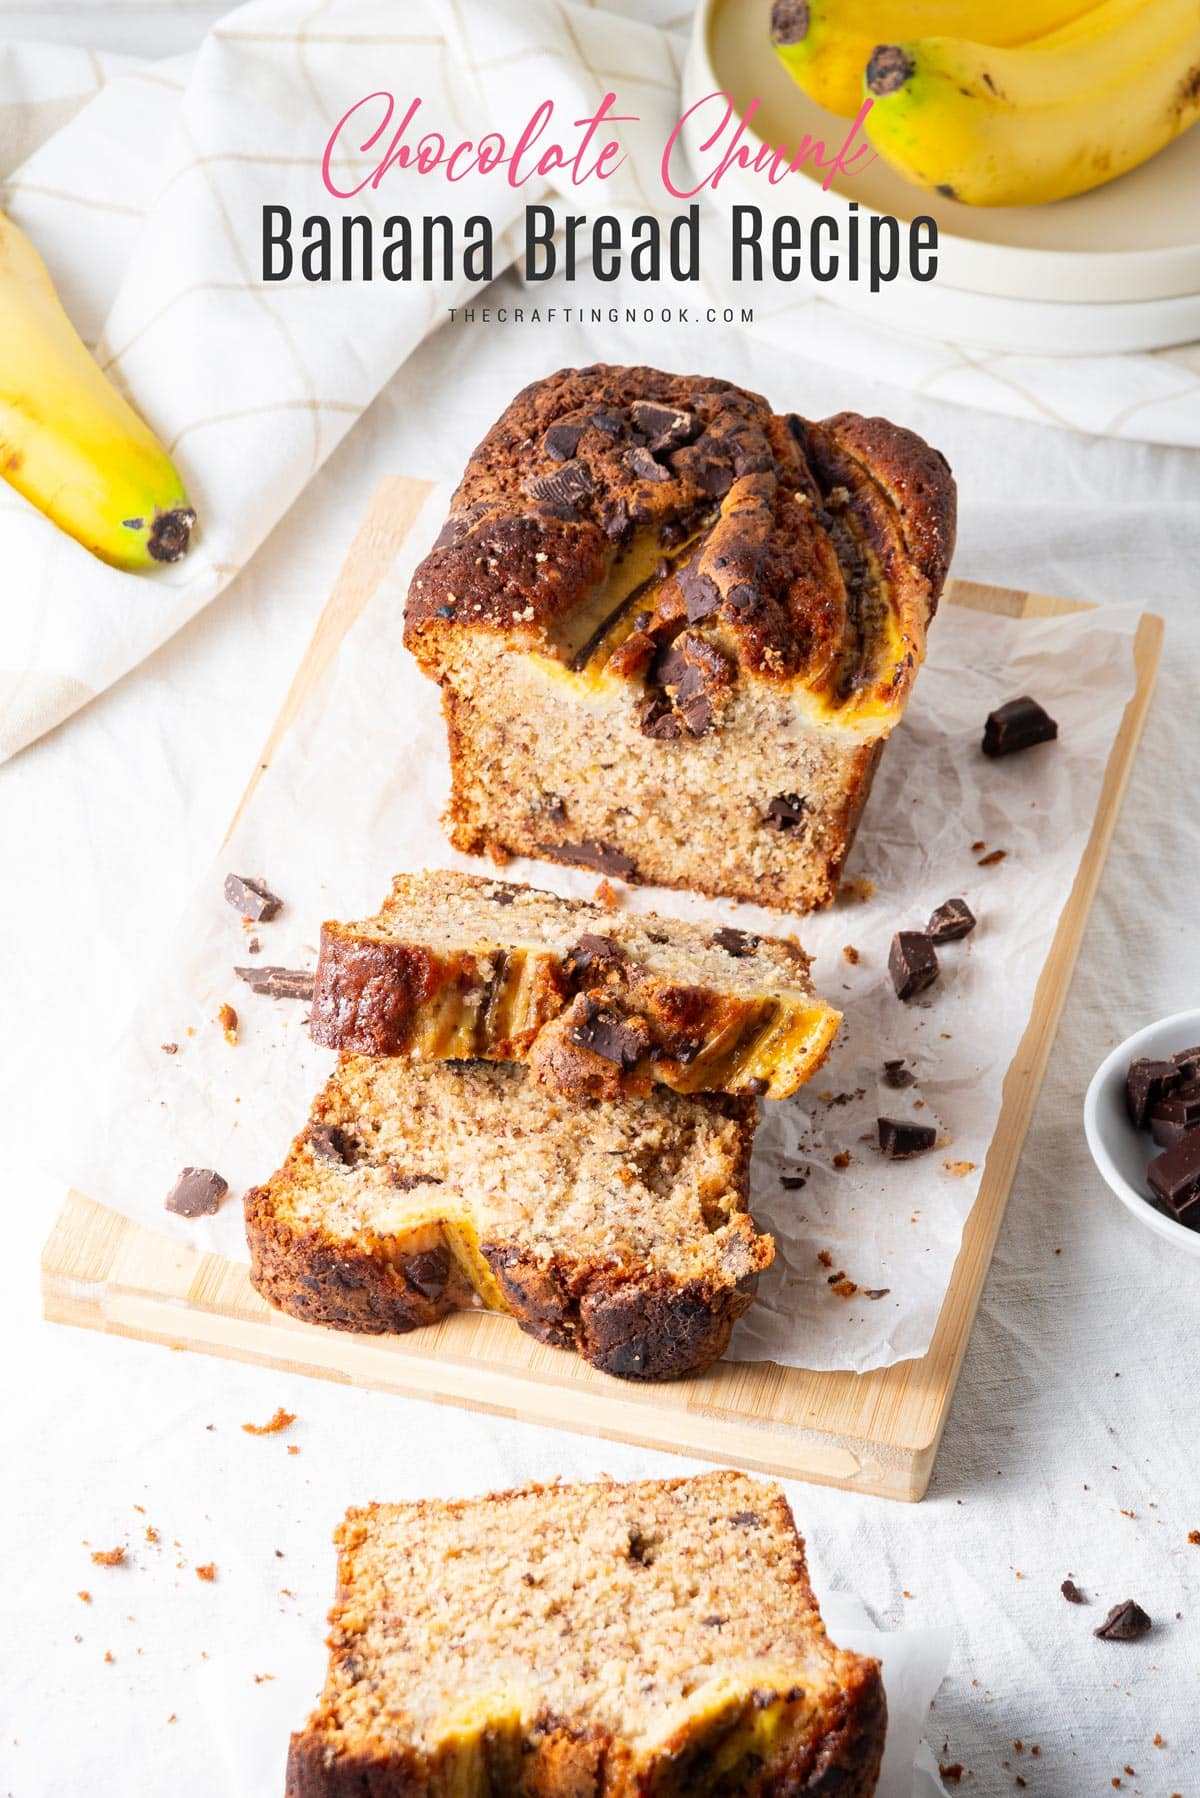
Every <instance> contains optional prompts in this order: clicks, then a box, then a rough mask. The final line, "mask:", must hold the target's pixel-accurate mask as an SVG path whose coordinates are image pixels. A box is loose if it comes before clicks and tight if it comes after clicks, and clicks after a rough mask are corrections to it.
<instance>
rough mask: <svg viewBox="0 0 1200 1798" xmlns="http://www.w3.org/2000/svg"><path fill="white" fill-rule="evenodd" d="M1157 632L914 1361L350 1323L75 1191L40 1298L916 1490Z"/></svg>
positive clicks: (402, 508) (961, 1342)
mask: <svg viewBox="0 0 1200 1798" xmlns="http://www.w3.org/2000/svg"><path fill="white" fill-rule="evenodd" d="M428 491H429V488H428V486H427V485H426V484H425V483H423V482H419V481H409V480H400V479H396V480H389V481H384V482H383V483H381V485H380V486H379V488H378V489H377V490H376V493H375V495H374V498H373V500H372V503H371V507H370V510H369V511H368V513H367V516H366V519H365V520H364V522H363V525H362V528H361V529H360V531H359V533H358V536H357V538H356V539H355V541H354V544H353V546H352V548H351V551H350V555H349V557H348V559H347V562H346V565H345V567H344V568H343V570H342V572H341V575H340V576H339V578H338V581H337V584H336V586H335V588H334V590H333V593H332V595H331V597H330V600H329V603H328V605H327V606H326V608H325V611H324V613H323V614H322V617H321V620H320V623H319V624H318V626H317V630H316V634H315V636H314V638H313V641H312V644H311V645H310V647H309V650H308V653H307V655H306V656H305V659H304V661H303V663H302V664H301V667H300V669H299V671H298V673H297V675H296V679H295V681H294V683H293V685H292V689H291V692H290V693H289V694H288V697H287V701H286V703H285V704H284V707H283V710H282V712H281V714H280V716H279V718H278V720H277V722H276V725H275V728H274V730H273V731H272V733H271V736H270V739H269V741H268V743H267V747H266V749H265V751H264V753H263V755H262V756H261V757H260V758H259V764H258V766H257V768H256V770H255V774H254V777H253V779H252V780H251V782H250V786H249V788H248V789H247V792H246V795H245V797H244V798H243V800H242V806H241V807H239V814H238V815H239V816H240V812H241V809H242V808H243V807H244V806H245V805H246V802H247V801H248V799H249V798H250V795H251V793H253V791H254V787H255V785H256V783H257V780H258V778H259V775H260V774H261V772H262V770H263V769H264V768H266V767H267V766H268V764H269V763H270V761H271V758H272V756H273V754H274V753H275V750H276V749H277V747H278V746H279V744H280V742H281V741H282V740H283V738H284V736H285V735H286V733H287V731H288V730H289V729H290V727H291V725H292V723H293V721H294V719H295V717H296V714H297V712H298V711H299V709H300V706H301V705H302V703H303V701H304V700H305V698H306V697H307V695H308V693H309V691H310V689H311V688H312V686H313V685H314V683H315V682H316V681H317V679H318V678H319V677H320V675H321V674H322V673H323V672H324V670H325V668H326V667H327V666H328V664H329V662H330V660H331V659H332V657H333V656H334V654H335V653H336V651H337V647H338V644H339V643H340V642H341V639H342V637H343V636H344V635H345V633H346V631H347V630H348V629H349V627H350V626H351V624H352V623H353V622H354V620H355V619H356V618H357V616H358V614H359V612H360V611H361V610H362V608H363V607H364V606H365V605H366V603H367V601H368V600H369V599H370V597H371V595H372V593H373V592H374V591H375V589H376V587H377V586H378V585H379V582H380V580H381V579H382V577H383V575H384V574H385V573H386V572H387V570H388V569H389V568H390V566H391V565H392V562H393V561H394V559H395V557H396V554H397V551H398V550H399V548H400V545H401V544H402V542H403V540H404V537H405V535H406V533H407V532H408V530H409V529H410V528H411V526H412V523H413V521H414V519H415V518H416V516H417V514H418V512H419V511H420V508H421V506H422V504H423V502H424V500H425V496H426V494H427V493H428ZM947 599H948V601H949V603H951V604H954V605H964V606H971V607H974V608H975V609H976V610H979V611H985V612H999V613H1004V614H1006V615H1008V616H1010V617H1045V616H1047V615H1054V614H1058V613H1063V612H1070V611H1077V610H1083V609H1086V608H1083V607H1080V606H1079V605H1078V604H1077V603H1076V602H1074V601H1070V600H1061V599H1048V598H1045V597H1044V596H1041V595H1038V594H1029V593H1015V592H1011V591H1009V590H1007V589H1004V588H999V587H980V586H975V585H973V584H971V583H969V582H965V581H954V582H951V584H950V589H949V592H948V595H947ZM1162 635H1163V626H1162V620H1161V619H1159V618H1155V617H1152V616H1145V617H1143V618H1142V620H1141V623H1140V625H1139V627H1138V631H1137V635H1136V638H1135V640H1134V657H1135V662H1136V667H1137V689H1136V691H1135V693H1134V695H1133V697H1132V699H1131V700H1130V702H1129V705H1128V707H1127V709H1126V712H1125V717H1124V721H1123V723H1122V726H1121V729H1120V732H1119V733H1118V736H1117V739H1116V742H1115V744H1114V745H1113V750H1112V754H1111V757H1110V759H1109V765H1108V771H1107V776H1106V779H1105V782H1104V787H1103V790H1102V792H1101V795H1100V802H1099V805H1098V807H1097V810H1096V816H1095V820H1094V822H1093V826H1092V833H1091V838H1090V840H1089V843H1088V846H1087V849H1086V851H1085V853H1084V856H1083V860H1082V862H1081V864H1080V868H1079V873H1078V877H1077V879H1076V881H1075V885H1074V888H1073V890H1072V893H1071V897H1070V899H1069V901H1068V903H1067V905H1066V908H1065V910H1064V911H1063V914H1062V919H1061V922H1060V924H1059V928H1058V933H1057V935H1056V937H1055V939H1054V946H1053V948H1052V950H1051V953H1050V957H1049V960H1048V961H1047V963H1046V967H1045V969H1044V971H1043V974H1042V978H1041V980H1040V982H1039V984H1038V988H1037V993H1036V996H1035V999H1034V1005H1033V1011H1032V1014H1031V1017H1030V1021H1029V1026H1028V1029H1027V1030H1026V1032H1025V1035H1024V1038H1023V1039H1022V1042H1021V1046H1020V1048H1019V1049H1018V1051H1017V1054H1016V1057H1015V1059H1014V1061H1013V1063H1012V1066H1011V1068H1010V1069H1009V1072H1008V1077H1007V1080H1006V1082H1005V1087H1004V1103H1003V1108H1002V1110H1001V1114H1000V1119H999V1123H998V1125H997V1128H996V1134H995V1137H994V1138H993V1141H992V1145H991V1149H990V1151H989V1154H988V1159H987V1167H986V1170H985V1173H984V1178H983V1183H982V1186H981V1188H980V1193H979V1198H978V1200H977V1202H976V1204H975V1208H974V1210H973V1211H972V1213H971V1215H970V1218H969V1219H968V1222H967V1226H966V1229H965V1231H964V1234H963V1243H962V1250H961V1252H960V1254H959V1257H958V1261H957V1263H956V1266H955V1269H954V1275H953V1278H952V1280H951V1283H950V1287H949V1290H948V1292H947V1295H946V1301H945V1304H944V1306H943V1308H942V1313H941V1317H940V1319H939V1322H938V1325H937V1329H936V1331H935V1333H934V1337H933V1341H932V1343H931V1345H930V1348H929V1352H928V1353H927V1354H926V1355H924V1356H922V1357H921V1359H920V1360H916V1361H904V1362H900V1363H899V1364H898V1365H896V1366H894V1367H889V1368H885V1369H883V1370H881V1371H879V1372H876V1373H868V1374H857V1375H856V1374H848V1373H810V1372H806V1371H804V1370H803V1369H799V1368H792V1367H777V1366H775V1365H774V1364H773V1363H771V1362H746V1361H742V1362H727V1363H720V1364H718V1365H717V1366H716V1367H714V1368H712V1369H711V1370H710V1371H709V1372H708V1373H707V1374H704V1375H703V1376H701V1377H699V1378H694V1379H689V1380H685V1381H681V1382H679V1383H677V1384H674V1385H667V1386H637V1385H632V1384H630V1383H628V1382H625V1381H621V1380H616V1379H612V1378H610V1377H609V1376H608V1375H606V1374H602V1373H598V1372H596V1371H595V1369H593V1368H591V1367H588V1366H587V1365H586V1364H585V1363H584V1362H583V1361H581V1360H579V1359H578V1357H577V1356H575V1355H574V1354H573V1353H571V1352H570V1351H568V1350H564V1349H554V1348H546V1347H542V1346H540V1345H539V1344H538V1343H536V1342H534V1341H533V1339H532V1338H531V1337H529V1336H526V1335H524V1334H523V1333H522V1331H521V1330H519V1329H518V1328H517V1326H516V1324H514V1323H513V1322H511V1320H509V1319H507V1318H503V1317H495V1316H489V1315H487V1314H480V1313H477V1312H470V1313H459V1314H457V1315H455V1316H453V1317H450V1318H447V1319H445V1320H444V1321H443V1322H442V1323H441V1324H438V1325H436V1326H435V1327H433V1328H432V1329H428V1330H418V1331H414V1332H413V1333H412V1334H411V1335H408V1336H391V1337H387V1336H385V1337H378V1336H377V1337H364V1336H351V1335H347V1334H345V1333H343V1332H341V1331H336V1330H323V1329H320V1328H318V1327H317V1326H315V1325H312V1324H302V1323H298V1322H296V1321H294V1320H293V1319H292V1318H289V1317H284V1316H283V1315H282V1314H281V1313H279V1312H276V1311H272V1310H271V1309H270V1307H269V1306H268V1305H266V1304H265V1303H264V1301H263V1300H262V1299H260V1298H259V1297H258V1295H257V1294H256V1293H255V1292H254V1290H253V1289H252V1287H251V1285H250V1279H249V1270H248V1269H247V1268H246V1267H244V1266H242V1265H241V1264H239V1263H237V1262H232V1261H226V1260H223V1259H222V1258H221V1257H219V1256H216V1255H202V1254H199V1253H198V1252H196V1251H195V1250H192V1249H188V1248H186V1247H184V1246H181V1245H180V1244H178V1243H176V1242H175V1241H173V1240H171V1239H170V1238H168V1237H166V1236H163V1235H160V1234H158V1233H157V1232H156V1231H153V1230H149V1229H146V1228H144V1227H143V1226H141V1225H139V1224H135V1223H132V1222H130V1221H129V1219H127V1218H124V1217H121V1216H120V1215H118V1214H117V1213H116V1212H113V1211H109V1210H106V1209H105V1207H103V1206H101V1205H97V1204H96V1203H95V1202H94V1201H92V1200H90V1199H88V1198H86V1197H85V1196H84V1195H83V1194H82V1193H78V1192H73V1193H71V1194H70V1195H69V1197H68V1199H67V1200H66V1203H65V1204H64V1206H63V1209H62V1211H61V1212H60V1214H59V1217H58V1220H57V1222H56V1223H55V1225H54V1229H53V1231H52V1232H51V1234H50V1237H49V1239H48V1241H47V1243H46V1247H45V1250H44V1252H43V1259H42V1291H43V1296H44V1303H45V1312H46V1316H47V1317H48V1318H51V1319H53V1320H55V1321H56V1322H59V1323H70V1324H78V1325H80V1326H82V1327H84V1328H87V1329H93V1330H104V1331H109V1332H111V1333H113V1334H116V1335H121V1336H133V1337H138V1338H141V1339H142V1340H145V1341H150V1342H160V1343H166V1344H167V1345H169V1346H170V1347H172V1348H190V1349H198V1350H201V1351H203V1352H204V1353H207V1354H215V1355H228V1356H230V1357H232V1358H233V1359H235V1360H242V1361H256V1362H260V1363H264V1364H266V1365H269V1366H272V1367H279V1368H283V1369H286V1370H288V1371H289V1372H300V1373H308V1374H316V1375H319V1376H321V1377H323V1378H325V1379H332V1380H342V1381H347V1382H351V1383H353V1384H356V1385H369V1386H376V1387H379V1388H381V1389H383V1390H387V1391H393V1392H402V1393H407V1394H410V1395H414V1396H417V1397H420V1398H428V1399H435V1400H438V1401H439V1402H442V1403H447V1404H456V1405H465V1406H469V1407H470V1408H472V1409H474V1410H481V1411H492V1412H495V1413H497V1414H499V1415H502V1416H506V1417H519V1418H521V1419H523V1420H524V1421H526V1422H532V1423H543V1424H551V1425H554V1426H556V1427H558V1428H560V1429H570V1430H579V1431H583V1432H585V1433H587V1434H589V1435H594V1436H603V1437H612V1438H616V1439H618V1440H620V1441H625V1442H633V1443H638V1444H641V1445H643V1446H645V1447H647V1448H659V1449H661V1448H668V1449H677V1450H679V1451H680V1452H683V1453H687V1454H690V1455H696V1456H701V1457H704V1458H706V1459H711V1460H714V1461H723V1462H728V1463H731V1464H734V1465H737V1466H740V1467H745V1468H750V1469H753V1470H755V1471H759V1472H764V1473H775V1474H781V1475H784V1476H786V1477H792V1478H798V1479H809V1480H819V1481H821V1482H823V1483H824V1484H827V1485H836V1486H845V1487H849V1488H852V1489H853V1490H855V1491H860V1492H872V1493H876V1494H881V1495H883V1496H885V1497H890V1498H903V1499H910V1500H911V1499H919V1498H921V1497H923V1495H924V1493H925V1489H926V1487H927V1486H928V1484H929V1478H930V1475H931V1473H932V1471H933V1463H934V1457H935V1455H936V1454H937V1449H938V1443H939V1442H940V1440H941V1435H942V1431H943V1429H944V1427H945V1423H946V1417H947V1414H948V1412H949V1409H950V1402H951V1399H952V1397H953V1394H954V1386H955V1381H956V1380H957V1378H958V1372H959V1368H960V1367H961V1365H962V1359H963V1354H964V1352H965V1350H966V1346H967V1339H968V1337H969V1335H970V1331H971V1325H972V1323H973V1321H974V1317H975V1311H976V1307H977V1306H978V1303H979V1297H980V1293H981V1291H982V1289H983V1283H984V1279H985V1277H986V1275H987V1270H988V1265H989V1262H990V1260H991V1255H992V1250H993V1247H994V1245H995V1241H996V1235H997V1232H998V1231H999V1228H1000V1221H1001V1218H1002V1217H1003V1215H1004V1206H1005V1202H1006V1200H1007V1198H1008V1193H1009V1188H1010V1186H1011V1184H1012V1178H1013V1174H1014V1172H1015V1170H1016V1165H1017V1160H1018V1157H1019V1155H1020V1152H1021V1145H1022V1143H1023V1142H1024V1139H1025V1132H1026V1129H1027V1127H1028V1124H1029V1119H1030V1116H1031V1114H1032V1111H1033V1107H1034V1103H1035V1101H1036V1098H1037V1094H1038V1089H1039V1087H1040V1085H1041V1080H1042V1073H1043V1070H1044V1068H1045V1065H1046V1058H1047V1056H1048V1054H1049V1052H1050V1045H1051V1043H1052V1042H1053V1039H1054V1034H1055V1030H1056V1028H1057V1025H1058V1019H1059V1014H1060V1012H1061V1010H1062V1004H1063V1000H1064V998H1065V996H1066V991H1067V986H1068V983H1069V981H1070V978H1071V971H1072V969H1073V967H1074V964H1075V957H1076V954H1077V952H1078V949H1079V943H1080V939H1081V937H1082V935H1083V929H1084V924H1085V922H1086V920H1087V914H1088V909H1089V907H1090V905H1091V902H1092V896H1093V894H1094V892H1095V889H1096V883H1097V881H1098V880H1099V877H1100V870H1101V868H1102V866H1103V863H1104V857H1105V853H1106V851H1107V849H1108V844H1109V839H1110V837H1111V835H1112V830H1113V825H1114V824H1115V822H1116V818H1117V813H1118V810H1119V809H1120V804H1121V798H1122V794H1123V793H1124V790H1125V783H1126V780H1127V779H1128V776H1129V770H1130V766H1131V764H1132V761H1133V755H1134V750H1135V748H1136V745H1137V741H1138V737H1139V735H1140V734H1141V730H1142V725H1143V723H1144V721H1145V717H1146V711H1147V708H1148V706H1149V703H1150V695H1151V692H1152V690H1153V686H1154V677H1155V672H1156V670H1157V667H1158V659H1159V653H1160V649H1161V645H1162ZM235 822H236V820H235ZM231 828H232V826H231Z"/></svg>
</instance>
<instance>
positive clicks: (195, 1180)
mask: <svg viewBox="0 0 1200 1798" xmlns="http://www.w3.org/2000/svg"><path fill="white" fill-rule="evenodd" d="M228 1191H229V1182H228V1180H223V1179H222V1178H221V1176H220V1174H218V1173H216V1172H214V1170H213V1169H212V1168H211V1167H185V1168H184V1170H183V1172H182V1173H181V1174H180V1176H179V1178H178V1180H176V1182H175V1184H174V1186H173V1187H172V1188H171V1190H170V1192H169V1193H168V1194H167V1197H166V1208H167V1210H168V1211H173V1212H174V1214H175V1216H176V1217H215V1216H216V1213H217V1211H218V1210H219V1209H220V1205H221V1200H222V1199H223V1198H224V1197H225V1194H226V1193H227V1192H228Z"/></svg>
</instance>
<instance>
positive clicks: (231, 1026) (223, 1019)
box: [217, 1005, 238, 1048]
mask: <svg viewBox="0 0 1200 1798" xmlns="http://www.w3.org/2000/svg"><path fill="white" fill-rule="evenodd" d="M217 1023H218V1024H219V1025H220V1026H221V1029H222V1030H223V1031H224V1033H225V1041H226V1042H227V1043H228V1044H229V1046H230V1048H232V1047H233V1046H234V1044H235V1043H236V1042H237V1033H238V1015H237V1012H236V1011H235V1010H234V1009H233V1006H232V1005H222V1007H221V1009H220V1011H219V1012H218V1013H217Z"/></svg>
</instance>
